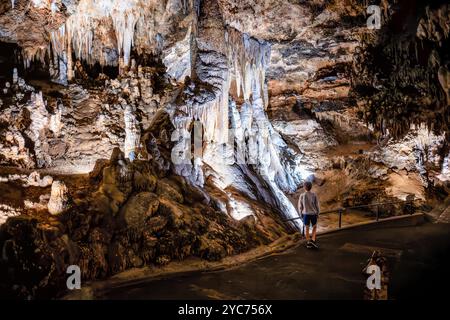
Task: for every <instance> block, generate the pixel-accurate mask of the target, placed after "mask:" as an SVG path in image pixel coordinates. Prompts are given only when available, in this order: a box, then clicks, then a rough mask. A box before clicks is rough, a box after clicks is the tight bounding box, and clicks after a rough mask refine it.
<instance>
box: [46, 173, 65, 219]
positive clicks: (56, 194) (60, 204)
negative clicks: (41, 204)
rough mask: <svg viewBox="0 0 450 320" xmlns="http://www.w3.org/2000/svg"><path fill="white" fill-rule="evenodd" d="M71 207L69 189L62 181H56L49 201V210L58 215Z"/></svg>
mask: <svg viewBox="0 0 450 320" xmlns="http://www.w3.org/2000/svg"><path fill="white" fill-rule="evenodd" d="M68 207H69V190H68V189H67V187H66V185H65V184H64V182H62V181H54V182H53V184H52V191H51V194H50V200H49V202H48V206H47V208H48V212H50V214H52V215H58V214H61V213H63V212H64V211H66V210H67V209H68Z"/></svg>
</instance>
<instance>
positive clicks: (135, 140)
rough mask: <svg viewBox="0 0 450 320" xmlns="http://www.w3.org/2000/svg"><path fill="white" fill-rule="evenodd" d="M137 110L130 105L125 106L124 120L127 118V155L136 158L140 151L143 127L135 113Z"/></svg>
mask: <svg viewBox="0 0 450 320" xmlns="http://www.w3.org/2000/svg"><path fill="white" fill-rule="evenodd" d="M135 112H136V110H133V108H132V107H131V106H130V105H126V106H125V111H124V120H125V145H124V150H125V156H126V157H127V158H128V159H130V160H134V159H135V158H136V154H137V153H138V149H139V145H140V141H141V129H140V128H139V123H138V121H137V119H136V115H135Z"/></svg>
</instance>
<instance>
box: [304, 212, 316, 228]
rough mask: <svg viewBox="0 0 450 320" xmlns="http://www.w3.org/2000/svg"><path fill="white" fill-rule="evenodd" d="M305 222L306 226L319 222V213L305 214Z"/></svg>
mask: <svg viewBox="0 0 450 320" xmlns="http://www.w3.org/2000/svg"><path fill="white" fill-rule="evenodd" d="M303 224H304V225H305V226H309V225H311V226H313V227H314V226H315V225H316V224H317V214H304V215H303Z"/></svg>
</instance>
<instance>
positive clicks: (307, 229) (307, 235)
mask: <svg viewBox="0 0 450 320" xmlns="http://www.w3.org/2000/svg"><path fill="white" fill-rule="evenodd" d="M305 237H306V241H307V242H308V241H309V240H311V239H310V238H309V224H307V225H305Z"/></svg>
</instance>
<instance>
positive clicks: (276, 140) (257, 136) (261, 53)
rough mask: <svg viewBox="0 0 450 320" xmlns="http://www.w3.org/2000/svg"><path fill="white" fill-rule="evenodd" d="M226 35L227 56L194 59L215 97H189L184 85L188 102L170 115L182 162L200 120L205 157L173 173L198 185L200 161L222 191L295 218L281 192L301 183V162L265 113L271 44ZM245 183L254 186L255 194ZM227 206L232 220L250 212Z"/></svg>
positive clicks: (202, 54) (207, 53) (205, 55)
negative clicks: (232, 191) (260, 201)
mask: <svg viewBox="0 0 450 320" xmlns="http://www.w3.org/2000/svg"><path fill="white" fill-rule="evenodd" d="M224 36H225V41H226V48H227V50H226V52H225V54H221V53H219V52H214V51H213V52H211V51H204V52H200V53H199V56H198V58H199V61H198V62H197V75H198V77H199V78H200V79H201V80H202V81H203V82H206V83H208V84H210V85H211V86H212V87H213V88H214V89H213V90H214V93H213V95H212V96H211V95H210V94H208V93H207V92H204V93H203V95H202V96H201V97H199V96H191V95H190V92H192V91H194V87H191V88H190V87H189V86H188V88H187V89H186V91H185V94H186V96H187V101H186V104H185V105H183V106H178V111H180V110H182V113H181V114H182V115H181V114H180V113H174V115H173V116H172V119H173V124H174V126H175V128H176V129H177V130H176V131H175V132H174V134H173V135H172V141H175V142H177V143H176V145H175V148H174V151H173V152H174V153H175V154H182V155H183V156H184V157H185V158H189V157H190V156H191V154H190V148H191V133H190V131H189V128H190V126H191V124H192V123H193V121H198V122H199V123H200V124H201V125H202V127H203V128H204V135H203V141H204V145H203V154H202V155H197V156H195V157H194V160H193V161H191V160H190V158H189V159H188V161H185V162H183V163H181V164H178V165H176V166H175V168H176V170H177V173H178V174H180V175H183V176H185V177H186V178H187V179H190V181H191V182H192V183H195V184H198V185H202V184H203V181H204V179H203V175H202V174H201V167H200V165H201V163H202V162H203V163H205V164H207V165H208V166H209V167H211V168H212V169H213V170H214V172H215V174H214V179H213V181H215V184H216V185H217V186H219V187H220V188H221V189H222V190H225V189H226V188H228V187H234V188H236V189H238V190H240V191H242V192H243V193H245V194H246V195H247V196H249V197H250V198H253V199H257V198H258V197H260V198H263V199H264V201H265V202H267V203H269V204H272V205H274V206H276V207H277V208H279V209H280V210H281V211H282V212H283V214H284V215H285V216H286V217H288V218H293V217H297V213H296V210H295V208H294V206H293V205H292V204H291V202H290V201H289V200H288V199H287V197H286V196H285V194H284V192H294V191H295V190H296V189H297V187H298V185H299V184H300V182H301V179H302V176H301V171H300V166H299V158H298V157H296V155H295V153H294V152H293V151H292V150H290V148H289V147H288V146H287V145H286V143H285V142H284V141H283V139H282V138H281V136H280V135H279V134H278V133H277V132H276V131H275V130H274V129H273V127H272V125H271V123H270V121H269V119H268V118H267V115H266V113H265V108H266V106H267V104H268V94H267V84H266V80H265V72H266V69H267V67H268V63H269V61H270V45H269V44H268V43H266V42H263V41H258V40H257V39H253V38H251V37H249V36H248V35H246V34H241V33H240V32H238V31H236V30H234V29H232V28H229V29H228V30H226V32H225V35H224ZM207 47H208V46H207V45H206V48H207ZM200 48H202V45H200ZM206 48H205V49H206ZM232 85H234V86H235V88H236V91H237V92H236V95H237V98H240V97H242V98H243V100H244V103H243V104H242V105H241V106H239V107H237V106H236V104H235V103H234V102H231V103H230V101H232V100H230V98H231V94H230V89H231V87H232ZM230 124H231V125H230ZM194 144H195V142H194ZM234 145H236V146H237V149H235V147H234ZM252 172H253V173H252ZM193 177H197V179H193ZM249 184H256V186H257V187H256V190H257V191H256V192H255V190H254V189H253V188H250V187H249ZM283 191H284V192H283ZM230 203H234V205H233V206H231V208H232V212H233V213H232V215H233V216H234V217H240V218H243V217H245V216H246V215H249V214H251V212H252V211H251V209H249V208H248V206H244V205H241V206H237V205H236V203H238V202H236V201H235V200H233V199H232V198H231V197H230ZM239 208H241V209H242V212H239Z"/></svg>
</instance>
